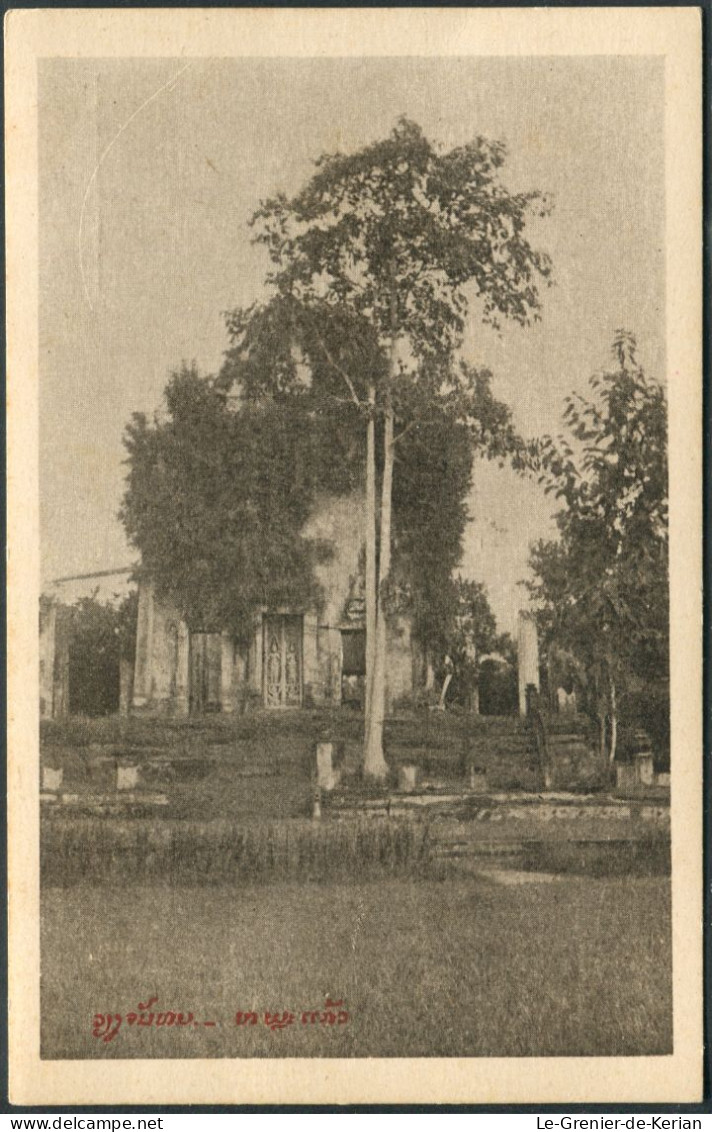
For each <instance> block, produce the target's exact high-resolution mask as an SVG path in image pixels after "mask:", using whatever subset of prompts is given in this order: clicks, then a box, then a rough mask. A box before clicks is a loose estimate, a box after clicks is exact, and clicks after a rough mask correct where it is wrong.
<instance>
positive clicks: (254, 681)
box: [247, 612, 264, 696]
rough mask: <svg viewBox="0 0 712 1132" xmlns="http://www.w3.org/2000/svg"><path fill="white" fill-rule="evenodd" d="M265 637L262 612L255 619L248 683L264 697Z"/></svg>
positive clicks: (254, 691)
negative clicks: (263, 663)
mask: <svg viewBox="0 0 712 1132" xmlns="http://www.w3.org/2000/svg"><path fill="white" fill-rule="evenodd" d="M263 636H264V633H263V627H262V613H261V612H260V613H256V614H255V618H254V623H253V630H252V640H251V641H250V650H249V658H248V665H247V683H248V686H249V690H250V691H251V692H253V693H257V694H258V695H260V696H261V695H262V653H263Z"/></svg>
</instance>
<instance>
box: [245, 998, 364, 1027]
mask: <svg viewBox="0 0 712 1132" xmlns="http://www.w3.org/2000/svg"><path fill="white" fill-rule="evenodd" d="M343 1005H344V1000H343V998H339V999H337V1000H336V1001H335V1002H332V1000H331V999H330V998H327V1000H326V1002H325V1003H324V1009H323V1010H301V1011H300V1010H297V1011H293V1010H283V1011H282V1012H281V1014H280V1013H279V1011H277V1012H276V1013H275V1014H271V1013H270V1011H269V1010H266V1011H265V1012H264V1014H261V1013H260V1012H258V1011H257V1010H238V1011H237V1014H236V1015H235V1025H236V1026H259V1025H260V1024H262V1025H264V1026H267V1027H269V1029H270V1030H272V1031H273V1032H274V1031H276V1030H284V1029H285V1027H286V1026H293V1025H294V1023H295V1022H296V1021H297V1019H299V1021H300V1022H301V1025H302V1026H334V1025H336V1026H343V1025H344V1024H345V1023H346V1022H348V1020H349V1014H348V1012H347V1011H346V1010H342V1009H341V1007H343Z"/></svg>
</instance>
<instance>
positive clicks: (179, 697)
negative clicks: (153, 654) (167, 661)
mask: <svg viewBox="0 0 712 1132" xmlns="http://www.w3.org/2000/svg"><path fill="white" fill-rule="evenodd" d="M175 687H176V696H175V712H176V715H188V712H189V711H190V633H189V632H188V626H187V625H186V623H185V621H180V622H179V623H178V640H177V646H176V685H175Z"/></svg>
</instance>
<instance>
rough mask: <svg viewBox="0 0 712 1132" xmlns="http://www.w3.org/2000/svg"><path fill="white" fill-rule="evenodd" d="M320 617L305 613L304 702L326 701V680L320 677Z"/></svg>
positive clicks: (319, 702) (303, 654) (303, 639)
mask: <svg viewBox="0 0 712 1132" xmlns="http://www.w3.org/2000/svg"><path fill="white" fill-rule="evenodd" d="M317 622H318V618H317V615H316V613H305V614H304V618H303V636H302V665H303V671H302V684H303V703H304V704H306V705H310V704H321V703H323V702H324V682H323V680H322V679H320V672H319V651H318V648H317V634H318V624H317Z"/></svg>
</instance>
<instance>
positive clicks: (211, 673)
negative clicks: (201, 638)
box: [205, 633, 222, 711]
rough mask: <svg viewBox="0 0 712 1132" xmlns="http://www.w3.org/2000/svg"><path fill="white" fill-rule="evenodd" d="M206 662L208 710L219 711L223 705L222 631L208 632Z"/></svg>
mask: <svg viewBox="0 0 712 1132" xmlns="http://www.w3.org/2000/svg"><path fill="white" fill-rule="evenodd" d="M205 643H206V649H205V663H206V667H207V681H206V684H207V703H206V705H205V706H206V709H207V710H208V711H219V710H220V706H221V699H220V696H221V691H222V688H221V669H222V636H221V634H220V633H207V634H206V642H205Z"/></svg>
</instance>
